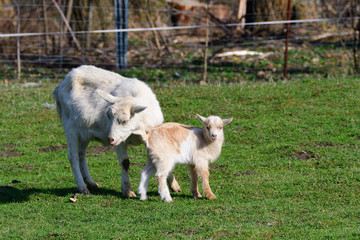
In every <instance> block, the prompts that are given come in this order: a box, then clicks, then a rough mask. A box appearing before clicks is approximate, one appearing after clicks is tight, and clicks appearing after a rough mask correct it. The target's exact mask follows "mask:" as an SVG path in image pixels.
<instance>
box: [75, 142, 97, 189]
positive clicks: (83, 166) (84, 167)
mask: <svg viewBox="0 0 360 240" xmlns="http://www.w3.org/2000/svg"><path fill="white" fill-rule="evenodd" d="M88 144H89V142H82V143H80V144H79V160H80V171H81V174H82V176H83V179H84V181H85V183H86V185H87V187H88V188H90V189H96V188H98V187H99V185H98V184H97V183H96V182H95V181H94V180H93V179H92V177H91V176H90V172H89V168H88V164H87V161H86V148H87V146H88Z"/></svg>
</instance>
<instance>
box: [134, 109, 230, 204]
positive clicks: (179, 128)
mask: <svg viewBox="0 0 360 240" xmlns="http://www.w3.org/2000/svg"><path fill="white" fill-rule="evenodd" d="M196 117H197V118H198V119H199V120H200V121H201V122H202V123H203V125H204V127H203V128H197V127H190V126H186V125H182V124H179V123H163V124H160V125H158V126H155V127H152V128H150V130H149V131H148V132H146V133H142V136H143V140H144V141H145V145H146V147H147V151H148V161H147V163H146V165H145V166H144V168H143V169H142V170H141V179H140V185H139V189H138V193H139V195H140V200H146V199H147V195H146V193H147V185H148V181H149V178H150V176H151V175H152V173H153V172H154V171H155V170H156V173H155V176H156V179H157V181H158V183H159V194H160V197H161V199H163V200H164V201H165V202H172V198H171V196H170V192H169V188H168V187H167V185H166V180H167V179H168V176H169V174H170V175H172V174H171V171H172V169H173V168H174V167H175V165H176V164H178V163H185V164H188V165H189V170H190V173H191V192H192V194H193V197H194V198H199V197H201V194H200V193H199V190H198V185H197V182H198V178H199V177H200V178H201V179H202V184H203V191H204V194H205V196H206V197H207V198H208V199H214V198H216V197H215V195H214V194H213V192H212V191H211V188H210V185H209V163H212V162H214V161H215V160H216V159H217V158H218V157H219V155H220V152H221V147H222V145H223V142H224V132H223V127H224V126H225V125H226V124H228V123H230V122H231V121H232V119H233V118H228V119H221V118H220V117H217V116H210V117H208V118H204V117H202V116H200V115H198V114H197V115H196ZM168 180H169V179H168ZM170 182H171V181H170ZM171 188H172V189H174V188H175V189H176V186H171Z"/></svg>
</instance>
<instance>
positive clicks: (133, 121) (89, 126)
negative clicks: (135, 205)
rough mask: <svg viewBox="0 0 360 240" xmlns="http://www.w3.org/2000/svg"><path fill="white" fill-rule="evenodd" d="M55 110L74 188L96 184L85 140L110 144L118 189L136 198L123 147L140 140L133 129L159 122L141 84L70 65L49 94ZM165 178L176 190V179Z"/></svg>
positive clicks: (156, 105)
mask: <svg viewBox="0 0 360 240" xmlns="http://www.w3.org/2000/svg"><path fill="white" fill-rule="evenodd" d="M53 95H54V98H55V100H56V106H57V112H58V114H59V117H60V119H61V120H62V124H63V127H64V130H65V134H66V138H67V142H68V158H69V161H70V163H71V167H72V171H73V173H74V177H75V181H76V184H77V188H78V190H79V191H80V192H82V193H85V194H89V190H88V188H97V187H98V184H97V183H96V182H95V181H94V180H93V179H92V178H91V176H90V173H89V169H88V165H87V161H86V157H85V155H86V148H87V146H88V144H89V142H90V141H91V140H98V141H100V142H102V143H103V144H109V143H110V144H112V145H114V146H115V150H116V153H117V155H118V158H119V162H120V164H121V166H122V182H121V189H122V192H123V195H124V196H125V197H134V196H136V195H135V193H134V192H133V190H132V188H131V185H130V181H129V174H128V169H129V165H130V162H129V157H128V155H127V145H128V144H133V145H139V144H141V143H142V141H141V138H140V137H139V136H136V135H132V132H133V131H134V130H142V131H146V130H148V128H149V127H151V126H155V125H158V124H160V123H162V122H163V120H164V119H163V114H162V112H161V108H160V105H159V102H158V101H157V99H156V96H155V94H154V93H153V92H152V90H151V89H150V87H149V86H147V85H146V84H145V83H143V82H141V81H139V80H137V79H134V78H125V77H122V76H120V75H119V74H116V73H114V72H110V71H106V70H103V69H100V68H96V67H94V66H86V65H84V66H81V67H78V68H75V69H73V70H72V71H71V72H70V73H69V74H68V75H67V76H66V77H65V79H64V81H63V82H62V83H60V85H59V86H58V87H56V88H55V90H54V92H53ZM169 180H170V181H172V182H173V183H172V184H173V185H174V186H175V187H177V189H174V190H177V191H179V190H180V187H179V186H178V185H177V182H176V180H175V179H174V178H173V177H172V174H170V176H169Z"/></svg>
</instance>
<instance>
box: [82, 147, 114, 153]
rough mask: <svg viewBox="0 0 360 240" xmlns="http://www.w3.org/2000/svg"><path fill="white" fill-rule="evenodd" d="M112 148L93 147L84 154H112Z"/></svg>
mask: <svg viewBox="0 0 360 240" xmlns="http://www.w3.org/2000/svg"><path fill="white" fill-rule="evenodd" d="M112 151H114V147H112V146H94V147H89V148H88V149H86V153H100V152H112Z"/></svg>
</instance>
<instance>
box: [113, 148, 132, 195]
mask: <svg viewBox="0 0 360 240" xmlns="http://www.w3.org/2000/svg"><path fill="white" fill-rule="evenodd" d="M115 150H116V153H117V155H118V158H119V162H120V165H121V191H122V192H123V196H124V197H136V194H135V193H134V191H133V190H132V188H131V185H130V179H129V167H130V161H129V156H128V154H127V144H126V143H120V144H119V145H118V146H116V147H115Z"/></svg>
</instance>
